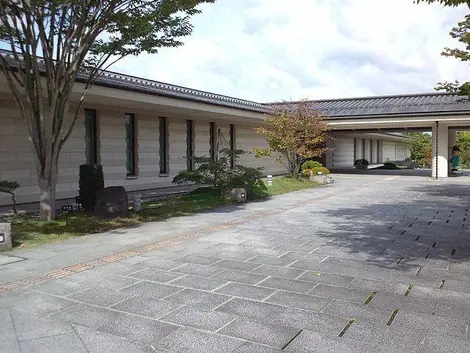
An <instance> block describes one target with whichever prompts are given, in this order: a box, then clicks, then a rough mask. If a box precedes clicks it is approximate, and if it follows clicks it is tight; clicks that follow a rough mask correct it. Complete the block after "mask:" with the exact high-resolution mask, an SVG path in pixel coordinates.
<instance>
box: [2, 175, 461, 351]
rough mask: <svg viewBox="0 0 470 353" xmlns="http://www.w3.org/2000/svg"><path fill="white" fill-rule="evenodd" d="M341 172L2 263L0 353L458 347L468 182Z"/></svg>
mask: <svg viewBox="0 0 470 353" xmlns="http://www.w3.org/2000/svg"><path fill="white" fill-rule="evenodd" d="M335 179H336V182H335V183H334V184H333V185H330V186H327V187H322V188H317V189H312V190H308V191H300V192H295V193H291V194H287V195H283V196H280V197H276V198H273V199H271V200H269V201H265V202H257V203H251V204H247V205H242V206H231V207H227V208H224V209H220V210H215V211H211V212H205V213H202V214H198V215H195V216H190V217H183V218H178V219H176V218H175V219H171V220H168V221H166V222H161V223H154V224H147V225H145V226H143V227H140V228H137V229H127V230H118V231H113V232H109V233H105V234H100V235H93V236H89V237H86V238H81V239H73V240H70V241H65V242H62V243H60V244H51V245H46V246H42V247H40V248H36V249H31V250H15V251H13V252H9V253H6V254H3V255H0V352H2V353H3V352H5V353H16V352H22V353H36V352H38V353H39V352H40V353H46V352H53V353H56V352H57V353H68V352H71V353H82V352H83V353H86V352H88V353H95V352H96V353H107V352H113V353H120V352H122V353H132V352H139V353H140V352H158V353H162V352H174V353H179V352H187V353H199V352H200V353H210V352H233V353H275V352H283V351H285V352H341V353H346V352H394V353H396V352H406V353H408V352H426V353H430V352H453V353H458V352H468V351H469V350H470V348H469V347H470V344H469V341H468V329H469V320H470V222H469V221H468V220H467V219H468V218H470V217H469V216H468V210H469V208H470V206H469V204H470V178H469V177H460V178H449V179H448V180H446V181H431V180H429V179H427V178H423V177H412V176H403V177H400V176H377V175H376V176H366V175H355V176H352V175H341V176H337V177H335ZM149 244H150V245H149Z"/></svg>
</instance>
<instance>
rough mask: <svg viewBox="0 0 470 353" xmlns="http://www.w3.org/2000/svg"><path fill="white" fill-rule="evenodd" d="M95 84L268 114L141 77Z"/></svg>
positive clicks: (107, 76) (114, 76)
mask: <svg viewBox="0 0 470 353" xmlns="http://www.w3.org/2000/svg"><path fill="white" fill-rule="evenodd" d="M0 55H3V56H4V57H5V58H7V60H9V61H10V65H12V67H15V66H17V65H18V64H17V63H16V62H15V58H14V56H13V54H12V52H11V51H8V50H3V49H0ZM43 63H44V62H43V60H41V61H40V64H43ZM88 77H89V76H88V75H87V74H86V73H79V74H78V75H77V81H79V82H86V80H87V78H88ZM95 84H96V85H99V86H106V87H112V88H117V89H123V90H131V91H136V92H142V93H147V94H153V95H157V96H164V97H169V98H176V99H183V100H189V101H194V102H201V103H207V104H213V105H219V106H224V107H229V108H235V109H243V110H249V111H253V112H260V113H265V112H267V107H266V105H264V104H261V103H257V102H253V101H249V100H244V99H239V98H234V97H229V96H224V95H221V94H216V93H210V92H205V91H200V90H196V89H192V88H187V87H182V86H177V85H171V84H168V83H164V82H159V81H154V80H148V79H145V78H141V77H136V76H131V75H125V74H121V73H116V72H111V71H105V72H104V73H102V74H101V75H100V77H99V78H98V79H97V80H96V81H95Z"/></svg>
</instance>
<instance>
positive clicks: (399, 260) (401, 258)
mask: <svg viewBox="0 0 470 353" xmlns="http://www.w3.org/2000/svg"><path fill="white" fill-rule="evenodd" d="M401 260H403V256H402V257H400V258H399V259H398V261H397V265H398V264H399V263H400V262H401Z"/></svg>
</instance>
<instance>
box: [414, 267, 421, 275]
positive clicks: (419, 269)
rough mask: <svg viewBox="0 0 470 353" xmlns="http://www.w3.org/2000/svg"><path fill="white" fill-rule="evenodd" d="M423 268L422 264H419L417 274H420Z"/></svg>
mask: <svg viewBox="0 0 470 353" xmlns="http://www.w3.org/2000/svg"><path fill="white" fill-rule="evenodd" d="M421 270H422V267H421V266H419V267H418V270H417V271H416V274H415V276H417V275H419V273H420V272H421Z"/></svg>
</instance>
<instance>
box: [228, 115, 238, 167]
mask: <svg viewBox="0 0 470 353" xmlns="http://www.w3.org/2000/svg"><path fill="white" fill-rule="evenodd" d="M229 139H230V140H229V149H230V151H231V152H234V151H235V150H236V144H237V141H236V139H237V133H236V128H235V124H230V125H229ZM234 168H235V156H234V155H233V153H232V154H231V156H230V169H234Z"/></svg>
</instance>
